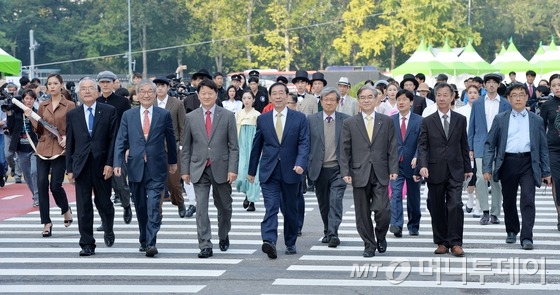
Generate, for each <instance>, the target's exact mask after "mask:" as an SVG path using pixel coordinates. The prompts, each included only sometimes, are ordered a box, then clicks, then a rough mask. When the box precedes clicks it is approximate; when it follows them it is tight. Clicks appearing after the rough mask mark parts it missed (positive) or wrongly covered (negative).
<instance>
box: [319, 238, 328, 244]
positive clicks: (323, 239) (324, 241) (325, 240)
mask: <svg viewBox="0 0 560 295" xmlns="http://www.w3.org/2000/svg"><path fill="white" fill-rule="evenodd" d="M328 242H329V237H327V236H324V237H323V238H322V239H321V243H323V244H326V243H328Z"/></svg>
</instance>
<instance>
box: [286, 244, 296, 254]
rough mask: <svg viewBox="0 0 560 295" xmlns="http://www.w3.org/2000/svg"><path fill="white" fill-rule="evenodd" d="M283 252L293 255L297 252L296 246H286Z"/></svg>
mask: <svg viewBox="0 0 560 295" xmlns="http://www.w3.org/2000/svg"><path fill="white" fill-rule="evenodd" d="M284 253H285V254H286V255H295V254H297V251H296V246H295V245H293V246H289V247H286V252H284Z"/></svg>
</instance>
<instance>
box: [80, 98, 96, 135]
mask: <svg viewBox="0 0 560 295" xmlns="http://www.w3.org/2000/svg"><path fill="white" fill-rule="evenodd" d="M83 106H84V115H85V118H86V126H87V128H88V130H93V126H89V111H88V108H91V112H92V113H93V118H94V120H95V107H96V106H97V102H94V103H93V104H92V105H91V106H90V107H88V106H87V105H85V104H84V105H83Z"/></svg>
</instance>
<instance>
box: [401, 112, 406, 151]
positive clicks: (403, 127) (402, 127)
mask: <svg viewBox="0 0 560 295" xmlns="http://www.w3.org/2000/svg"><path fill="white" fill-rule="evenodd" d="M405 121H406V117H402V119H401V138H402V141H403V142H404V138H405V136H406V124H405ZM400 161H401V162H402V161H404V155H401V158H400Z"/></svg>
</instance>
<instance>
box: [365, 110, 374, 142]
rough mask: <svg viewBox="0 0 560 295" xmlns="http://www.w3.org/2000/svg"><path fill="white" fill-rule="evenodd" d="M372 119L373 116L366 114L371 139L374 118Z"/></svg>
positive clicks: (367, 128)
mask: <svg viewBox="0 0 560 295" xmlns="http://www.w3.org/2000/svg"><path fill="white" fill-rule="evenodd" d="M372 119H373V118H372V117H371V116H366V120H367V126H366V130H367V135H368V137H369V140H370V141H371V140H372V139H373V120H372Z"/></svg>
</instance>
